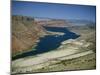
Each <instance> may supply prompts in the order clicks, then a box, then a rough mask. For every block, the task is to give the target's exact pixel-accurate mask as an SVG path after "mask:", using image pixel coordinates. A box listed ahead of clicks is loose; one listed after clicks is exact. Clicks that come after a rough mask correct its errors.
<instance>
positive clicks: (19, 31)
mask: <svg viewBox="0 0 100 75" xmlns="http://www.w3.org/2000/svg"><path fill="white" fill-rule="evenodd" d="M44 34H45V29H44V28H43V27H41V26H40V25H38V24H37V23H36V22H35V20H34V18H29V17H23V16H12V54H13V55H15V54H16V53H22V52H23V51H27V50H29V49H30V48H32V46H34V45H35V44H36V41H37V40H38V39H39V37H41V36H43V35H44Z"/></svg>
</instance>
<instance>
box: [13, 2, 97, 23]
mask: <svg viewBox="0 0 100 75" xmlns="http://www.w3.org/2000/svg"><path fill="white" fill-rule="evenodd" d="M12 15H22V16H31V17H45V18H54V19H79V20H88V21H93V22H95V18H96V6H87V5H72V4H57V3H41V2H26V1H12Z"/></svg>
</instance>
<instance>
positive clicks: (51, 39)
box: [13, 27, 79, 60]
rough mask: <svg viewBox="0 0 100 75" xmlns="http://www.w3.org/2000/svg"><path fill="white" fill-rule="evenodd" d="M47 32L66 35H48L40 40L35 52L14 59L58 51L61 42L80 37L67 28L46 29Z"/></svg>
mask: <svg viewBox="0 0 100 75" xmlns="http://www.w3.org/2000/svg"><path fill="white" fill-rule="evenodd" d="M44 28H45V29H46V30H47V31H52V32H63V33H65V34H64V35H57V36H56V35H47V36H45V37H41V38H40V42H39V43H38V44H37V46H36V47H35V49H36V50H35V51H34V50H32V51H30V52H26V53H23V54H21V55H17V56H15V57H13V60H14V59H18V58H23V57H26V56H33V55H37V54H40V53H45V52H48V51H51V50H56V48H58V47H59V46H60V45H61V42H63V41H64V40H67V39H76V38H78V37H79V35H77V34H75V33H74V32H71V31H69V30H68V29H67V28H64V27H44Z"/></svg>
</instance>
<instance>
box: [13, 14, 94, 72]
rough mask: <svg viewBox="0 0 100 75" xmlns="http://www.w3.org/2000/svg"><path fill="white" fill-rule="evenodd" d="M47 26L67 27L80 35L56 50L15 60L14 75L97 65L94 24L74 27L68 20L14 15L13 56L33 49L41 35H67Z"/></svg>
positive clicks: (88, 67) (91, 67)
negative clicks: (44, 19) (36, 18)
mask: <svg viewBox="0 0 100 75" xmlns="http://www.w3.org/2000/svg"><path fill="white" fill-rule="evenodd" d="M44 26H47V27H66V28H67V29H68V30H70V31H71V32H74V33H75V34H77V35H80V37H78V38H76V39H68V40H65V41H63V42H61V45H60V46H59V47H58V48H56V49H55V50H52V51H49V52H45V53H41V54H37V55H33V56H27V57H24V58H19V59H16V60H12V74H15V73H34V72H50V71H69V70H86V69H95V68H96V40H95V39H96V38H95V37H96V34H95V33H96V32H95V31H96V30H95V25H93V26H92V25H84V26H74V25H71V24H70V22H68V21H66V20H57V19H56V20H50V21H35V19H34V18H28V17H22V16H13V17H12V55H13V57H14V56H16V55H18V54H22V53H24V52H27V51H30V50H32V48H34V47H35V46H36V45H37V41H38V42H39V38H40V37H44V36H46V35H64V33H61V32H50V31H47V30H46V29H45V28H44ZM52 41H53V40H52Z"/></svg>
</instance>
